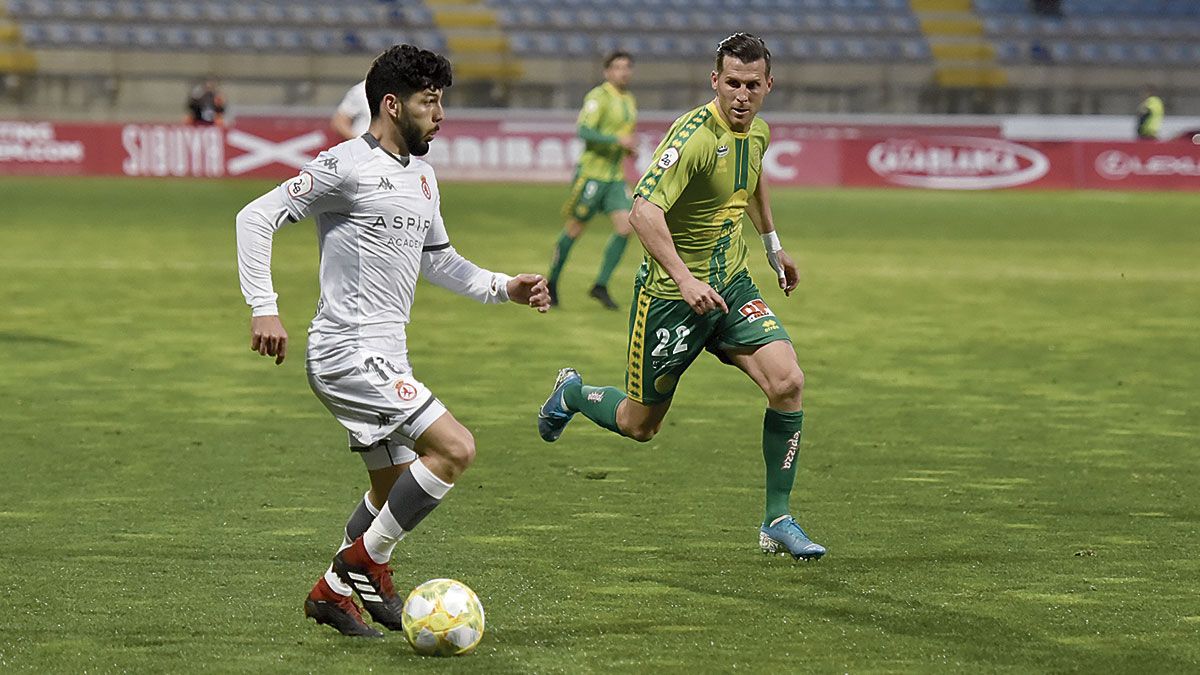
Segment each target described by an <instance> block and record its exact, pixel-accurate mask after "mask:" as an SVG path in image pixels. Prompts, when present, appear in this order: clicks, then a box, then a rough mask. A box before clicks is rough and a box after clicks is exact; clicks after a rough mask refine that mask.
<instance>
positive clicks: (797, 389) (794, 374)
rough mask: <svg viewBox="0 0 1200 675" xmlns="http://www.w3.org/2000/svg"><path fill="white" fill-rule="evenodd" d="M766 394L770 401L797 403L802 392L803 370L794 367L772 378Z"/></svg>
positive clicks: (788, 403)
mask: <svg viewBox="0 0 1200 675" xmlns="http://www.w3.org/2000/svg"><path fill="white" fill-rule="evenodd" d="M766 394H767V397H768V398H770V399H771V402H772V403H779V404H787V405H799V404H800V400H801V397H802V396H803V394H804V371H802V370H800V369H799V368H795V369H794V370H791V371H789V372H787V373H785V374H782V375H780V376H779V377H776V378H772V380H771V382H770V384H769V385H768V389H767V392H766Z"/></svg>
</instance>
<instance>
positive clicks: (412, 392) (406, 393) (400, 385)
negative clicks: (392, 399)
mask: <svg viewBox="0 0 1200 675" xmlns="http://www.w3.org/2000/svg"><path fill="white" fill-rule="evenodd" d="M396 395H397V396H399V397H400V400H401V401H411V400H413V399H414V398H416V397H417V388H416V386H415V385H413V384H412V383H411V382H405V381H404V380H398V381H397V382H396Z"/></svg>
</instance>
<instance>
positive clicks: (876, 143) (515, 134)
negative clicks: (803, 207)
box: [0, 113, 1200, 190]
mask: <svg viewBox="0 0 1200 675" xmlns="http://www.w3.org/2000/svg"><path fill="white" fill-rule="evenodd" d="M667 127H668V122H666V121H664V120H656V121H655V120H652V121H650V122H647V123H645V124H643V125H641V126H640V127H639V130H638V146H639V152H638V157H637V158H636V159H635V160H631V161H630V162H629V163H628V164H627V167H626V169H627V174H628V177H629V178H630V179H631V180H633V179H636V178H637V176H638V174H639V173H640V169H641V168H642V167H643V166H644V165H645V164H646V163H647V162H649V161H651V160H652V159H653V158H652V157H651V156H652V154H653V152H654V148H655V146H656V145H657V143H658V141H659V139H660V138H661V137H662V135H663V134H664V133H665V132H666V130H667ZM831 129H833V127H829V125H824V126H822V125H806V124H786V123H781V124H775V125H772V129H771V138H772V140H771V147H770V149H769V150H768V152H767V156H766V157H765V158H764V160H763V170H764V172H765V173H766V175H767V178H768V180H769V181H770V182H771V183H772V184H775V185H796V186H861V187H907V188H920V189H933V190H994V189H1007V188H1023V189H1029V188H1033V189H1101V190H1106V189H1117V190H1200V146H1196V145H1192V144H1189V143H1186V142H1171V143H1134V142H1128V143H1122V142H1111V143H1102V142H1034V143H1023V142H1016V141H1011V140H1006V139H1002V138H999V137H998V136H997V135H995V134H992V133H989V132H990V131H991V130H990V129H988V128H980V129H978V130H967V129H965V128H953V130H952V131H951V130H950V129H947V130H945V131H943V132H942V133H941V134H940V135H939V134H937V133H931V132H930V131H928V130H921V129H918V128H906V127H898V126H890V127H846V128H841V127H838V128H837V133H831V132H830V130H831ZM884 130H886V133H882V131H884ZM868 131H871V132H872V133H876V132H879V133H878V135H876V136H872V137H864V136H863V134H865V133H867V132H868ZM337 142H338V139H337V138H336V137H335V136H334V134H333V132H332V131H331V130H330V129H329V128H328V126H327V124H326V120H324V119H317V118H287V117H256V118H249V117H243V118H240V119H238V120H237V124H236V125H235V126H232V127H230V128H227V129H226V128H219V127H193V126H184V125H170V124H167V125H163V124H77V123H61V124H60V123H55V122H19V121H0V175H6V174H8V175H63V176H70V175H108V176H153V177H183V178H225V177H255V178H267V179H271V180H283V179H286V178H288V177H289V176H291V175H294V174H295V172H296V171H297V170H298V169H299V168H300V167H301V166H303V164H304V163H305V162H306V161H308V160H309V159H310V158H311V157H313V156H314V155H316V153H317V152H319V151H320V150H322V149H324V148H327V147H329V146H332V145H334V144H335V143H337ZM582 148H583V143H582V141H581V140H579V138H578V137H577V136H576V134H575V125H574V123H573V122H571V121H568V120H565V119H563V118H561V117H559V118H538V117H536V116H533V117H530V118H524V119H517V118H509V117H506V116H503V115H501V114H500V113H497V114H496V115H493V116H488V115H484V116H480V115H478V114H476V115H473V116H471V117H470V118H467V119H461V120H450V121H447V122H445V123H444V124H443V125H442V130H441V132H440V133H439V134H438V137H437V139H436V140H435V141H434V143H433V144H432V145H431V149H430V153H429V156H428V157H427V159H428V160H429V161H430V162H431V163H432V164H433V165H434V167H435V168H436V169H437V171H438V176H439V177H440V178H441V179H442V180H443V181H511V182H565V181H567V180H569V179H570V176H571V172H572V170H573V167H574V163H575V160H576V158H578V156H579V153H580V152H581V151H582Z"/></svg>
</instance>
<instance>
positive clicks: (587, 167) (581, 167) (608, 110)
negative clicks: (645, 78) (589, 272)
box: [546, 51, 637, 309]
mask: <svg viewBox="0 0 1200 675" xmlns="http://www.w3.org/2000/svg"><path fill="white" fill-rule="evenodd" d="M632 76H633V57H632V56H630V55H629V54H628V53H627V52H621V51H617V52H613V53H611V54H609V55H608V57H607V58H605V59H604V84H601V85H600V86H598V87H596V88H594V89H592V90H591V91H589V92H588V94H587V96H585V97H584V99H583V109H582V110H580V111H579V137H580V138H582V139H583V140H584V142H585V143H586V145H585V146H584V150H583V155H582V156H580V158H579V164H578V165H576V167H575V179H574V181H572V183H571V196H570V197H569V198H568V199H567V203H566V204H564V205H563V217H564V218H566V219H567V224H566V225H565V226H563V231H562V233H561V234H559V235H558V241H556V242H555V244H554V256H553V258H552V259H551V260H550V273H549V274H548V275H547V277H546V281H547V283H548V284H549V286H550V301H551V304H554V305H557V304H558V278H559V276H561V275H562V269H563V265H565V264H566V262H567V254H568V253H570V251H571V246H572V245H574V244H575V240H576V239H578V238H579V235H581V234H583V228H584V227H585V226H586V225H587V222H588V221H589V220H591V219H592V218H593V217H594V216H596V215H597V214H600V213H607V214H608V215H609V217H610V218H611V219H612V224H613V233H612V236H611V237H609V239H608V244H607V245H606V246H605V247H604V260H603V262H601V263H600V272H599V273H598V274H597V275H596V281H595V283H594V284H593V285H592V289H591V291H590V292H589V294H590V295H591V296H592V297H593V298H595V299H597V300H599V301H600V304H602V305H604V306H605V307H607V308H608V309H616V308H617V303H615V302H613V299H612V297H611V296H610V295H609V294H608V280H609V278H611V277H612V273H613V270H615V269H616V268H617V263H619V262H620V261H621V255H622V254H623V253H624V252H625V244H626V243H628V241H629V232H630V227H629V207H630V206H632V205H633V197H632V196H631V195H630V194H629V187H628V186H626V185H625V168H624V163H625V157H626V156H629V155H633V154H635V153H636V148H637V140H636V139H635V138H634V135H633V129H634V126H635V125H636V124H637V103H636V102H635V101H634V100H633V94H630V93H629V80H630V78H631V77H632Z"/></svg>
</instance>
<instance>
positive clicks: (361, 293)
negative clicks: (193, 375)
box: [237, 45, 550, 637]
mask: <svg viewBox="0 0 1200 675" xmlns="http://www.w3.org/2000/svg"><path fill="white" fill-rule="evenodd" d="M450 83H451V69H450V63H449V62H448V61H446V59H445V58H444V57H442V56H439V55H437V54H434V53H433V52H429V51H426V50H421V49H417V48H416V47H413V46H410V45H397V46H394V47H392V48H391V49H389V50H388V51H386V52H384V53H383V54H381V55H380V56H379V57H378V58H377V59H375V62H374V63H373V64H372V65H371V69H370V71H369V72H368V74H367V79H366V97H367V100H368V101H369V102H370V106H371V110H372V116H371V126H370V130H369V131H368V132H367V133H366V134H363V135H362V136H361V137H360V138H356V139H353V140H349V141H346V142H344V143H341V144H340V145H337V146H334V147H333V148H330V149H329V150H327V151H325V152H322V153H320V154H319V155H317V157H316V158H315V159H313V160H312V161H311V162H309V163H308V164H306V165H305V166H304V168H303V169H302V170H301V171H300V174H299V175H298V176H296V177H295V178H293V179H291V180H289V181H287V182H285V183H283V184H282V185H280V186H278V187H277V188H275V189H274V190H271V191H270V192H268V193H267V194H265V195H263V196H261V197H259V198H258V199H256V200H254V201H253V202H251V203H250V204H249V205H247V206H246V207H245V208H244V209H242V211H241V212H240V213H238V216H237V247H238V271H239V276H240V280H241V287H242V293H243V294H244V295H245V296H246V302H247V304H249V305H250V307H251V309H252V311H251V315H252V318H251V328H250V331H251V343H250V348H251V349H252V350H255V351H257V352H258V353H259V354H262V355H264V356H274V357H275V362H276V363H277V364H278V363H282V362H283V360H284V357H285V356H286V354H287V343H288V337H287V332H286V331H285V330H284V328H283V324H282V322H281V321H280V318H279V311H278V308H277V306H276V297H277V296H276V294H275V292H274V290H273V287H272V283H271V242H272V237H273V235H274V232H275V231H276V230H277V229H279V228H280V227H282V226H283V225H285V224H287V223H289V222H297V221H299V220H302V219H304V218H306V217H308V216H314V217H315V218H316V224H317V236H318V240H319V243H320V251H321V261H320V286H321V293H320V300H319V301H318V302H317V313H316V316H315V317H314V318H313V320H312V324H311V326H310V327H309V338H308V351H307V354H306V363H305V368H306V370H307V373H308V381H309V385H310V386H311V387H312V390H313V392H314V393H316V395H317V398H319V399H320V400H321V402H322V403H324V404H325V406H326V407H327V408H329V411H330V412H331V413H333V415H334V417H335V418H337V420H338V421H339V422H340V423H341V424H342V426H344V427H345V428H346V430H347V431H348V432H349V437H350V449H351V450H353V451H354V452H357V453H359V455H360V456H361V457H362V458H363V460H364V461H365V462H366V465H367V473H368V475H369V476H370V483H371V487H370V490H368V491H367V493H366V495H364V497H363V501H362V502H361V503H359V504H358V507H357V508H356V509H355V511H354V512H353V514H352V515H351V517H350V519H349V521H348V522H347V524H346V530H345V536H344V538H343V541H342V546H341V548H340V549H339V550H338V552H337V555H336V556H335V557H334V561H333V564H332V565H330V568H329V569H328V570H327V571H326V572H325V574H324V575H322V577H321V578H320V579H318V580H317V583H316V585H315V586H313V589H312V592H310V593H309V595H308V598H307V599H306V600H305V603H304V612H305V615H306V616H309V617H311V618H313V619H316V621H317V622H318V623H323V624H329V625H331V626H333V627H334V628H336V629H337V630H339V631H340V632H342V633H343V634H346V635H355V636H365V637H381V636H382V635H383V634H382V633H381V632H379V631H378V630H376V629H375V628H373V627H371V626H370V625H368V624H367V623H366V622H365V621H364V620H363V618H362V614H361V612H360V611H359V608H358V606H357V604H355V602H354V600H353V598H352V596H351V593H355V594H357V595H358V597H359V599H360V600H361V601H362V603H363V606H364V607H365V608H366V609H367V611H368V612H369V613H370V615H371V617H372V618H373V619H374V620H375V621H376V622H378V623H380V624H382V625H384V626H385V627H387V628H389V629H391V630H400V629H401V623H400V616H401V609H402V604H403V600H402V599H401V598H400V597H399V596H398V595H397V594H396V591H395V589H394V587H393V586H392V578H391V577H392V571H391V568H390V567H389V566H388V561H389V560H390V559H391V555H392V551H393V550H394V548H395V546H396V544H397V543H398V542H399V541H400V540H401V539H403V538H404V536H405V535H406V534H407V533H408V532H410V531H412V530H413V528H415V527H416V526H417V524H418V523H419V522H421V520H422V519H423V518H424V517H425V516H426V515H428V514H429V512H430V511H432V510H433V509H434V508H435V507H436V506H437V505H438V503H439V502H440V501H441V499H442V498H443V497H444V496H445V495H446V492H447V491H448V490H449V489H450V488H451V487H452V486H453V484H454V482H455V480H456V479H457V478H458V477H459V475H461V474H462V472H463V471H465V470H466V469H467V467H468V466H470V464H471V462H472V460H473V459H474V456H475V442H474V439H473V438H472V436H471V433H470V432H469V431H467V429H466V428H465V427H463V426H462V425H461V424H459V422H458V421H457V420H456V419H455V418H454V416H453V415H451V414H450V413H449V411H447V410H446V407H445V405H443V404H442V402H441V401H440V400H438V398H437V397H436V396H434V394H433V393H432V392H431V391H429V389H428V388H427V387H426V386H425V385H424V384H422V383H421V381H420V380H418V379H417V378H416V376H415V375H414V374H413V370H412V368H411V366H410V365H409V362H408V350H407V347H406V342H405V324H406V323H408V320H409V309H410V308H411V306H412V302H413V294H414V291H415V288H416V283H417V276H418V274H422V275H424V276H425V278H426V279H428V280H429V281H431V282H433V283H434V284H436V285H438V286H442V287H443V288H446V289H449V290H451V291H454V292H456V293H459V294H461V295H464V296H467V297H470V298H474V299H476V300H478V301H480V302H483V303H500V302H508V301H511V302H516V303H521V304H527V305H529V306H530V307H533V308H535V309H537V310H538V311H540V312H545V311H546V310H547V309H548V308H549V306H550V295H549V292H548V291H547V289H546V282H545V280H543V279H542V277H541V276H540V275H537V274H519V275H517V276H515V277H509V276H507V275H504V274H500V273H497V272H490V271H488V270H484V269H480V268H479V267H477V266H476V265H475V264H474V263H472V262H470V261H469V260H467V259H465V258H463V257H462V256H461V255H459V254H458V253H457V252H456V251H455V250H454V248H453V247H452V246H451V245H450V239H449V237H448V236H447V234H446V227H445V225H444V223H443V222H442V216H441V212H440V211H441V209H440V195H439V193H438V184H437V179H436V178H435V177H434V173H433V168H432V167H430V166H429V164H427V163H425V162H424V161H422V160H421V159H419V157H421V156H423V155H424V154H425V153H426V152H428V150H429V141H430V140H431V139H432V138H433V136H434V134H435V133H436V132H437V130H438V123H439V122H441V120H442V118H443V111H442V90H443V89H445V88H446V87H448V86H450Z"/></svg>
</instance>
